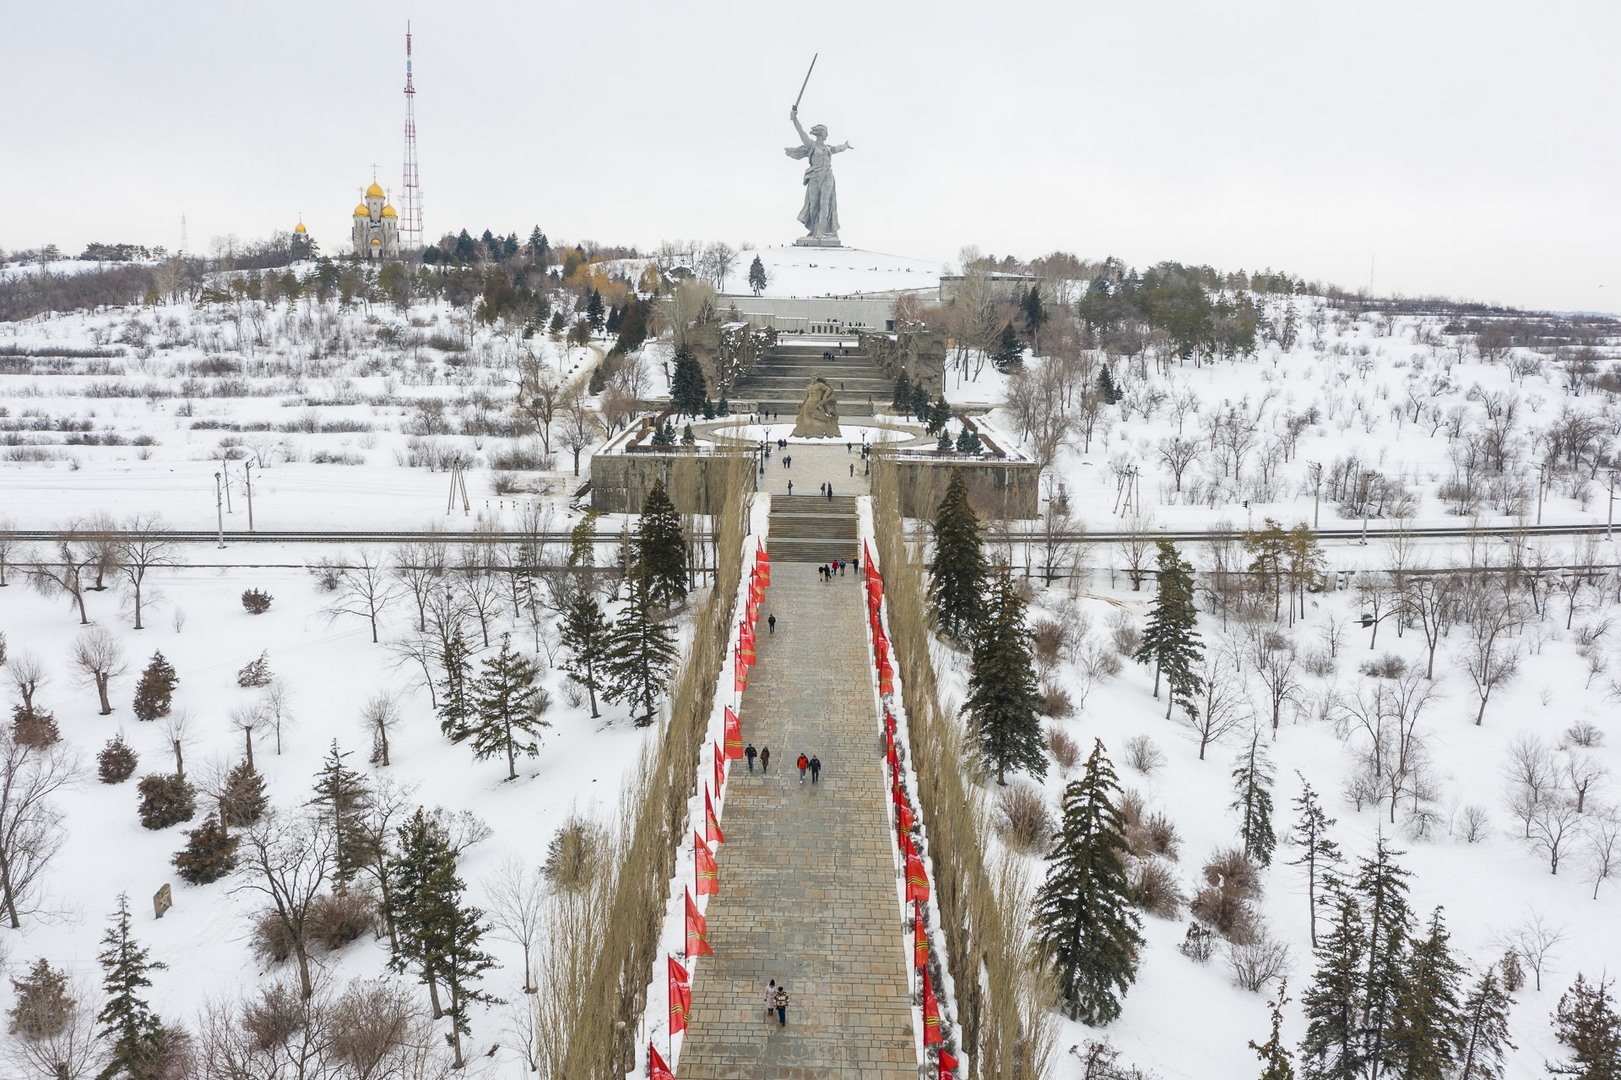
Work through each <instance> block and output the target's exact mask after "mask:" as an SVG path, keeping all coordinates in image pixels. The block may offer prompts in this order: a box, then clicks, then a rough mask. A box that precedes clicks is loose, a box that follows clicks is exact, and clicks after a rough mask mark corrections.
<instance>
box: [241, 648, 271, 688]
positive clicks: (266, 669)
mask: <svg viewBox="0 0 1621 1080" xmlns="http://www.w3.org/2000/svg"><path fill="white" fill-rule="evenodd" d="M270 680H271V674H270V655H269V654H268V653H260V654H259V658H258V659H257V660H253V661H251V662H250V663H249V664H248V665H247V666H246V667H244V668H243V669H242V670H241V671H239V672H237V673H236V685H238V686H240V687H242V688H244V689H248V688H252V687H256V686H269V685H270Z"/></svg>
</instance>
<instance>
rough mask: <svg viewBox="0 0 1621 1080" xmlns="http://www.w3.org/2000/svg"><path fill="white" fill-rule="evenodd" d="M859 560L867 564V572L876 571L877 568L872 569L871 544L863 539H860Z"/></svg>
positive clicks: (874, 572) (873, 572) (872, 572)
mask: <svg viewBox="0 0 1621 1080" xmlns="http://www.w3.org/2000/svg"><path fill="white" fill-rule="evenodd" d="M861 561H862V562H864V563H865V564H866V565H867V573H868V574H876V573H877V572H878V571H877V570H875V569H873V565H872V546H871V545H870V544H868V543H867V542H866V541H865V540H863V541H861Z"/></svg>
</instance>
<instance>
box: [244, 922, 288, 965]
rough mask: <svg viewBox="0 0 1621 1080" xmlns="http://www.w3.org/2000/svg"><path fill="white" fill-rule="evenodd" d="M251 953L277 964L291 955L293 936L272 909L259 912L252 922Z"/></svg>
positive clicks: (267, 961)
mask: <svg viewBox="0 0 1621 1080" xmlns="http://www.w3.org/2000/svg"><path fill="white" fill-rule="evenodd" d="M252 946H253V953H254V955H255V956H257V957H259V959H261V960H263V961H265V962H266V963H270V964H279V963H281V962H282V961H283V960H285V959H287V958H288V957H289V956H291V955H293V938H292V935H291V934H289V933H288V931H287V924H286V922H284V921H283V920H282V917H281V916H280V915H277V914H276V912H275V911H273V910H267V911H265V912H264V913H263V914H261V915H260V916H259V918H258V920H257V921H256V922H255V923H254V924H253V938H252Z"/></svg>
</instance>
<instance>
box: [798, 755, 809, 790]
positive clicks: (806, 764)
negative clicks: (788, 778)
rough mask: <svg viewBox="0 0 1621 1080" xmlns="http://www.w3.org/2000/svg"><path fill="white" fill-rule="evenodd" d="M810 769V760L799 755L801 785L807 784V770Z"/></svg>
mask: <svg viewBox="0 0 1621 1080" xmlns="http://www.w3.org/2000/svg"><path fill="white" fill-rule="evenodd" d="M808 768H810V758H808V757H806V756H805V755H804V754H800V755H799V782H800V783H801V784H803V783H804V782H805V770H806V769H808Z"/></svg>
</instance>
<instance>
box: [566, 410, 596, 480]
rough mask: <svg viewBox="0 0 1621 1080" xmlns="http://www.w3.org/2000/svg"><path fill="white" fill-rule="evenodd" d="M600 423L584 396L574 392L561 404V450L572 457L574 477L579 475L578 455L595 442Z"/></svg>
mask: <svg viewBox="0 0 1621 1080" xmlns="http://www.w3.org/2000/svg"><path fill="white" fill-rule="evenodd" d="M600 423H601V421H600V420H599V419H598V417H597V415H596V413H594V412H592V411H591V408H590V406H589V405H587V404H586V401H585V396H584V395H583V394H581V393H580V392H579V391H578V390H575V391H574V392H573V393H572V394H571V395H570V396H569V398H568V399H567V400H566V401H564V403H563V440H562V441H563V448H564V449H565V450H567V451H568V452H569V453H570V454H572V455H574V475H575V476H579V475H580V455H581V454H582V453H584V452H585V450H586V448H587V447H589V446H590V445H591V444H592V443H594V442H596V440H597V427H598V425H599V424H600Z"/></svg>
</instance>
